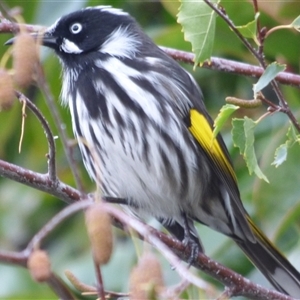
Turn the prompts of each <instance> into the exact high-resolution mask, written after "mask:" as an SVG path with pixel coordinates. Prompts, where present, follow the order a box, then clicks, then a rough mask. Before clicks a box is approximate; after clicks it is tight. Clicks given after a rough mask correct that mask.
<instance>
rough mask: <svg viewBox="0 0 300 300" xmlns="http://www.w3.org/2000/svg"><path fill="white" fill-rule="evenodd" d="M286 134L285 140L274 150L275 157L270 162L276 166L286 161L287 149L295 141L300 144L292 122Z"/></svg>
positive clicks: (299, 137)
mask: <svg viewBox="0 0 300 300" xmlns="http://www.w3.org/2000/svg"><path fill="white" fill-rule="evenodd" d="M286 136H287V140H286V142H285V143H284V144H281V145H280V146H279V147H278V148H277V149H276V150H275V157H274V161H273V162H272V165H274V166H275V167H276V168H277V167H279V166H280V165H281V164H282V163H284V162H285V161H286V159H287V155H288V149H289V148H291V147H293V146H294V145H295V144H296V143H298V144H300V135H297V132H296V130H295V127H294V126H293V125H292V124H291V125H290V127H289V129H288V131H287V133H286Z"/></svg>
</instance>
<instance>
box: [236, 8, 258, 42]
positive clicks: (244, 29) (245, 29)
mask: <svg viewBox="0 0 300 300" xmlns="http://www.w3.org/2000/svg"><path fill="white" fill-rule="evenodd" d="M258 17H259V13H256V14H255V18H254V20H253V21H251V22H249V23H248V24H246V25H243V26H235V28H236V29H237V30H238V31H239V32H240V33H241V34H242V35H243V36H244V37H245V38H251V39H253V40H254V41H255V43H256V44H257V45H260V43H259V41H258V39H257V20H258Z"/></svg>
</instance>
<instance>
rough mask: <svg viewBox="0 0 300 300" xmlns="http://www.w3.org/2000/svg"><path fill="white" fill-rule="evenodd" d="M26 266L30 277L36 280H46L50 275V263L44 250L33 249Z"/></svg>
mask: <svg viewBox="0 0 300 300" xmlns="http://www.w3.org/2000/svg"><path fill="white" fill-rule="evenodd" d="M27 267H28V269H29V272H30V274H31V277H32V278H33V279H34V280H35V281H37V282H43V281H46V280H47V279H49V277H50V276H51V265H50V260H49V257H48V254H47V252H46V251H43V250H35V251H33V252H32V253H31V255H30V257H29V259H28V261H27Z"/></svg>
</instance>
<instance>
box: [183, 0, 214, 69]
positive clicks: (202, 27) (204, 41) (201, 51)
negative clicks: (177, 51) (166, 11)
mask: <svg viewBox="0 0 300 300" xmlns="http://www.w3.org/2000/svg"><path fill="white" fill-rule="evenodd" d="M215 19H216V14H215V12H214V11H213V10H212V9H211V8H210V7H209V6H208V5H207V4H206V3H204V2H203V0H197V1H192V2H191V1H190V0H181V6H180V8H179V13H178V15H177V21H178V23H180V24H181V25H182V28H183V33H184V37H185V40H186V41H189V42H190V43H191V44H192V50H193V52H194V53H195V59H194V62H195V64H194V67H195V66H196V65H198V64H199V63H200V64H202V63H203V62H204V61H205V60H207V59H210V57H211V53H212V48H213V42H214V37H215V23H216V20H215Z"/></svg>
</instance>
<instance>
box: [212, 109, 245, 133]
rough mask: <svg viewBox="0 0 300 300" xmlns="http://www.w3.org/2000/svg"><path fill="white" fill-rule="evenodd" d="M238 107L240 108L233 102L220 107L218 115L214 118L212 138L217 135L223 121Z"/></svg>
mask: <svg viewBox="0 0 300 300" xmlns="http://www.w3.org/2000/svg"><path fill="white" fill-rule="evenodd" d="M239 108H240V107H239V106H236V105H233V104H225V105H224V106H223V107H222V108H221V109H220V112H219V114H218V116H217V117H216V119H215V124H214V131H213V138H215V137H216V136H217V135H218V133H219V132H220V130H221V128H222V127H223V125H224V123H225V122H226V121H227V119H228V118H229V117H230V116H231V115H232V113H233V112H235V111H236V110H237V109H239Z"/></svg>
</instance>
